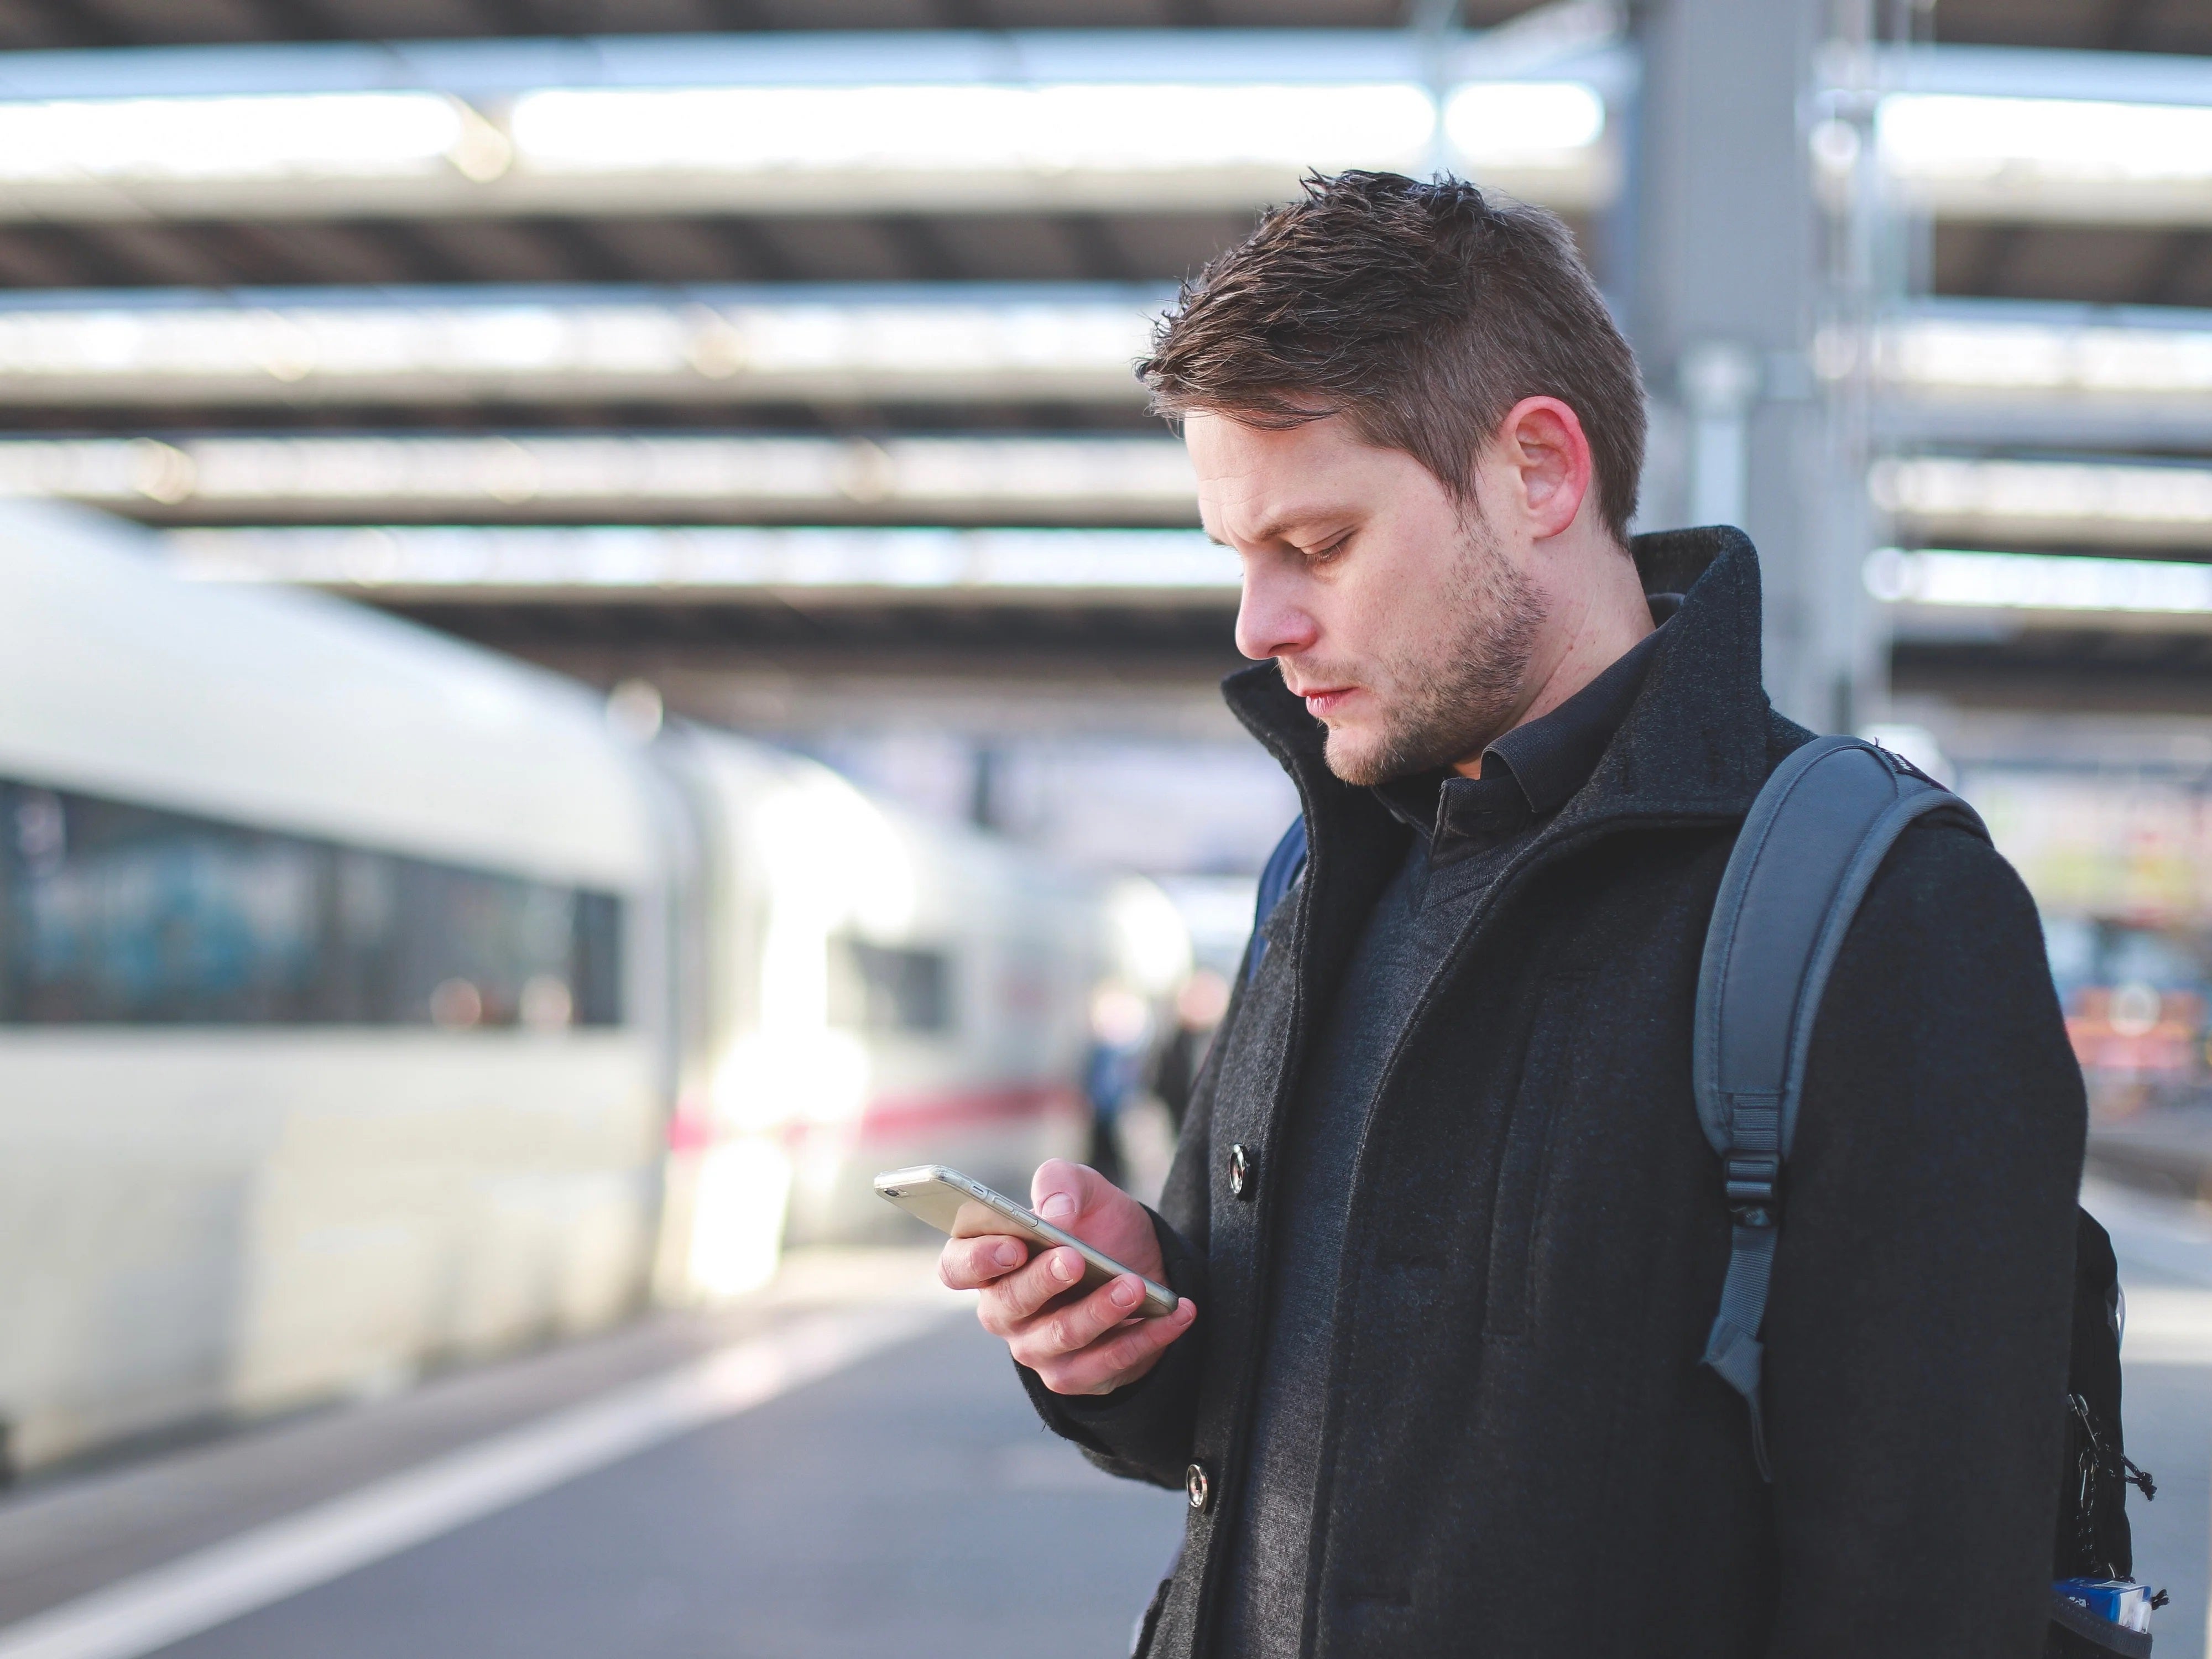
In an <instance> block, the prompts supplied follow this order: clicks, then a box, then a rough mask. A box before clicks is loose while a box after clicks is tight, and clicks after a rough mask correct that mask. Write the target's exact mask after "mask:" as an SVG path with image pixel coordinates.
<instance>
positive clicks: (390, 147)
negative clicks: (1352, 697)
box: [0, 92, 504, 184]
mask: <svg viewBox="0 0 2212 1659" xmlns="http://www.w3.org/2000/svg"><path fill="white" fill-rule="evenodd" d="M503 149H504V141H503V140H501V139H499V138H498V137H497V135H496V134H495V133H492V132H491V131H490V130H489V127H488V125H487V124H486V123H485V122H484V120H483V118H482V117H481V116H478V115H477V114H476V113H475V112H473V111H472V110H471V109H470V108H469V106H467V105H465V104H464V103H462V102H461V101H460V100H458V99H454V98H449V97H447V96H446V95H444V94H441V93H435V92H343V93H327V92H326V93H308V94H297V95H289V96H288V95H283V94H275V95H270V96H265V97H244V98H115V99H103V100H56V101H52V102H43V103H11V102H0V182H6V183H33V182H46V183H69V182H71V181H76V180H82V179H98V180H106V181H112V182H116V183H137V184H148V183H157V182H161V181H173V180H180V179H197V180H205V179H251V180H255V181H265V180H270V179H317V180H338V179H373V178H380V177H391V176H398V177H406V176H410V175H422V174H428V175H434V176H435V175H437V174H441V173H447V171H448V170H449V165H451V166H459V167H461V168H462V170H463V172H464V173H465V174H468V175H471V176H486V177H488V176H490V174H491V172H493V171H495V170H496V167H495V162H496V161H497V160H498V159H500V155H501V152H502V151H503Z"/></svg>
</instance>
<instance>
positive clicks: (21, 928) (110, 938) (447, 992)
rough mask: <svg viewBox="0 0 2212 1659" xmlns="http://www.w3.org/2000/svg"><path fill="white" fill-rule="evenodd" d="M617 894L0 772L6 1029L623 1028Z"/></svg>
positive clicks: (0, 934)
mask: <svg viewBox="0 0 2212 1659" xmlns="http://www.w3.org/2000/svg"><path fill="white" fill-rule="evenodd" d="M621 910H622V907H621V901H620V900H619V899H617V897H615V896H613V895H611V894H606V893H593V892H583V891H579V890H575V889H573V888H568V887H563V886H559V885H556V884H552V883H548V882H540V881H532V880H528V879H526V878H521V877H517V876H510V875H504V874H501V873H499V872H494V871H489V870H476V869H469V868H465V867H463V866H455V865H447V864H442V863H439V862H435V861H433V860H426V859H416V858H407V857H402V856H400V855H398V854H390V853H379V852H371V851H368V850H366V849H363V848H352V847H344V846H341V845H339V844H337V843H336V842H328V841H322V840H318V839H315V838H313V837H308V836H289V835H283V834H279V833H276V832H274V831H270V830H263V829H248V828H246V827H245V826H242V825H239V824H232V823H221V822H218V821H216V820H214V819H210V818H203V817H194V816H191V815H188V814H185V813H179V812H169V811H161V810H159V809H157V808H153V807H146V806H137V805H127V804H125V803H123V802H119V801H113V800H106V799H100V798H99V797H96V796H91V795H84V794H77V793H70V792H65V791H59V790H51V789H42V788H38V787H32V786H28V785H23V784H12V783H0V1023H4V1024H19V1025H20V1024H80V1023H100V1024H213V1025H234V1024H337V1025H419V1024H442V1025H455V1026H474V1025H486V1026H511V1025H516V1024H527V1025H537V1026H566V1025H572V1024H582V1025H611V1024H617V1023H618V1022H619V1020H620V1018H621V1007H620V1002H621V999H620V995H619V983H620V965H619V964H620V939H619V934H620V929H621Z"/></svg>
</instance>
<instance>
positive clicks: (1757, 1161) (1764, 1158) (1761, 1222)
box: [1723, 1152, 1782, 1227]
mask: <svg viewBox="0 0 2212 1659" xmlns="http://www.w3.org/2000/svg"><path fill="white" fill-rule="evenodd" d="M1723 1167H1724V1169H1725V1170H1726V1173H1727V1176H1728V1206H1729V1215H1731V1216H1733V1217H1734V1218H1735V1225H1737V1226H1739V1227H1771V1226H1772V1225H1774V1224H1775V1223H1776V1222H1777V1221H1778V1220H1779V1219H1780V1218H1781V1211H1782V1159H1781V1158H1780V1157H1779V1156H1778V1155H1777V1154H1775V1153H1773V1152H1731V1153H1729V1156H1728V1159H1727V1162H1726V1164H1725V1165H1724V1166H1723Z"/></svg>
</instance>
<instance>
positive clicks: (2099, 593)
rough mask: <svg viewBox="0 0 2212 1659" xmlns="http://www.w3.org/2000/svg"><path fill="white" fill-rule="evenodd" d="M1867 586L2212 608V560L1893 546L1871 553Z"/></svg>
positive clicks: (2136, 606) (2185, 610)
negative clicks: (1908, 549) (2205, 562)
mask: <svg viewBox="0 0 2212 1659" xmlns="http://www.w3.org/2000/svg"><path fill="white" fill-rule="evenodd" d="M1865 574H1866V588H1867V592H1869V593H1870V594H1872V595H1873V596H1874V597H1875V599H1881V600H1883V601H1885V602H1887V603H1890V604H1906V605H1947V606H1966V607H1972V608H1977V609H1989V610H2026V611H2142V612H2147V613H2153V614H2169V615H2196V614H2202V613H2205V612H2212V565H2201V564H2182V563H2174V562H2163V561H2156V560H2148V559H2111V558H2067V557H2063V556H2053V555H2047V554H2028V553H1966V552H1954V551H1949V550H1935V549H1930V550H1925V551H1922V552H1917V553H1908V552H1905V551H1903V550H1900V549H1898V548H1893V547H1885V548H1878V549H1876V550H1875V551H1874V552H1873V553H1871V554H1869V555H1868V556H1867V562H1866V573H1865Z"/></svg>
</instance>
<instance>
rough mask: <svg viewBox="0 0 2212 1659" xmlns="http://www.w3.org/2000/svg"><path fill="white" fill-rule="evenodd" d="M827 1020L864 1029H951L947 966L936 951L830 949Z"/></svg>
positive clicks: (849, 944)
mask: <svg viewBox="0 0 2212 1659" xmlns="http://www.w3.org/2000/svg"><path fill="white" fill-rule="evenodd" d="M829 968H830V971H829V1018H830V1022H831V1024H837V1025H843V1026H848V1027H852V1028H854V1029H857V1030H864V1031H944V1030H951V1025H952V987H951V978H952V975H951V963H949V962H948V961H947V960H946V959H945V952H943V951H917V950H912V949H908V948H907V947H904V946H902V945H871V944H869V943H867V942H866V940H865V939H851V938H843V937H841V938H838V939H832V940H831V941H830V945H829Z"/></svg>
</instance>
